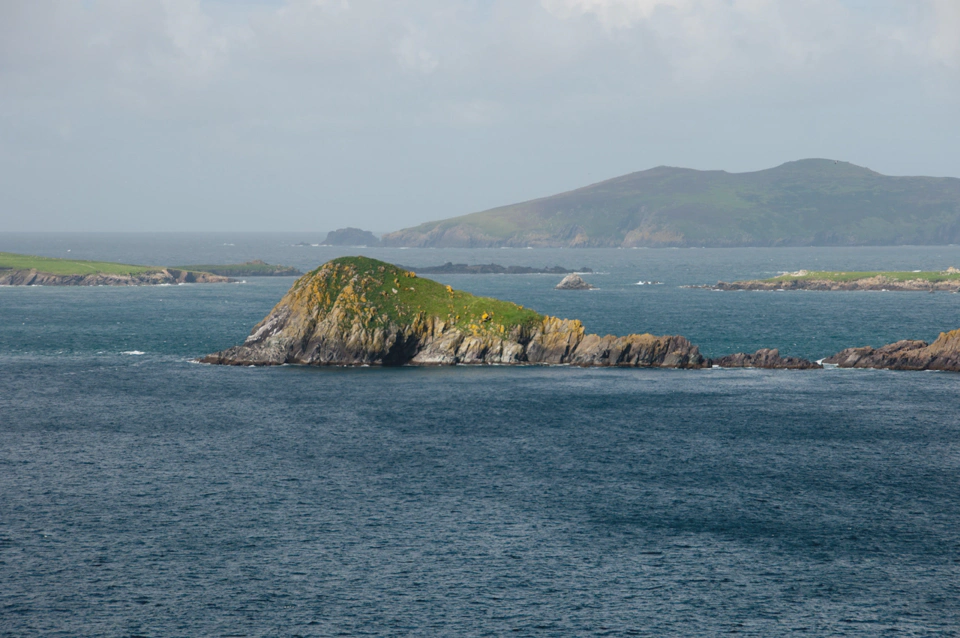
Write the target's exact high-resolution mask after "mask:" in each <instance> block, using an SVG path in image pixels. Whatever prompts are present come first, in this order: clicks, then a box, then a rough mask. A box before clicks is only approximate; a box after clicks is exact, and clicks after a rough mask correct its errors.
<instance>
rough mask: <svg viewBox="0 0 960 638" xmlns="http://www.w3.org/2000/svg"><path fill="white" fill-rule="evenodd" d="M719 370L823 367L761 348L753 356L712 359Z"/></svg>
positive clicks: (809, 368) (742, 355) (731, 355)
mask: <svg viewBox="0 0 960 638" xmlns="http://www.w3.org/2000/svg"><path fill="white" fill-rule="evenodd" d="M712 363H713V365H715V366H720V367H721V368H767V369H771V370H773V369H778V370H812V369H816V368H822V367H823V366H822V365H820V364H819V363H814V362H813V361H808V360H807V359H801V358H799V357H781V356H780V351H779V350H777V349H772V350H771V349H769V348H761V349H760V350H757V351H756V352H755V353H753V354H746V353H743V352H738V353H736V354H728V355H727V356H725V357H720V358H719V359H714V360H713V361H712Z"/></svg>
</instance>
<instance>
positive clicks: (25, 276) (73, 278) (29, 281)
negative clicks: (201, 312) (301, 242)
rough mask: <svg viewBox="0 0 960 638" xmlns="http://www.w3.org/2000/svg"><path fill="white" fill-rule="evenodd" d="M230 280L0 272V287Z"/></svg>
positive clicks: (166, 274) (172, 274)
mask: <svg viewBox="0 0 960 638" xmlns="http://www.w3.org/2000/svg"><path fill="white" fill-rule="evenodd" d="M233 281H235V280H234V279H231V278H230V277H222V276H220V275H214V274H211V273H208V272H198V271H194V270H179V269H177V268H161V269H158V270H156V271H151V272H144V273H137V274H133V275H114V274H109V273H91V274H88V275H55V274H52V273H48V272H42V271H39V270H36V269H31V270H15V269H10V270H2V269H0V286H155V285H159V284H210V283H230V282H233Z"/></svg>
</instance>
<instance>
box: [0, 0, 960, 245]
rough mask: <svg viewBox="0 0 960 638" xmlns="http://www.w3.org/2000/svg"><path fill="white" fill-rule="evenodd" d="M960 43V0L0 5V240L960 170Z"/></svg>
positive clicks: (18, 0) (380, 227)
mask: <svg viewBox="0 0 960 638" xmlns="http://www.w3.org/2000/svg"><path fill="white" fill-rule="evenodd" d="M958 34H960V1H958V0H782V1H776V0H416V1H413V0H381V1H379V2H375V1H368V0H274V1H267V0H262V1H253V0H233V1H226V0H3V1H2V2H0V232H3V231H54V230H55V231H111V230H116V231H219V230H230V231H295V232H300V231H302V232H318V231H325V230H331V229H334V228H341V227H344V226H356V227H361V228H365V229H369V230H373V231H376V232H386V231H391V230H397V229H399V228H402V227H406V226H411V225H415V224H418V223H421V222H424V221H429V220H434V219H442V218H445V217H451V216H455V215H461V214H465V213H470V212H474V211H478V210H484V209H487V208H491V207H494V206H498V205H505V204H511V203H515V202H518V201H523V200H527V199H532V198H535V197H541V196H546V195H551V194H554V193H557V192H562V191H566V190H570V189H573V188H577V187H579V186H584V185H587V184H590V183H594V182H598V181H601V180H603V179H607V178H611V177H615V176H618V175H622V174H625V173H630V172H633V171H638V170H644V169H648V168H652V167H654V166H659V165H670V166H683V167H689V168H696V169H723V170H727V171H731V172H741V171H753V170H760V169H764V168H769V167H772V166H776V165H779V164H781V163H783V162H786V161H791V160H796V159H801V158H807V157H825V158H830V159H841V160H845V161H850V162H853V163H855V164H859V165H861V166H867V167H870V168H872V169H873V170H876V171H879V172H881V173H885V174H891V175H935V176H954V177H960V35H958Z"/></svg>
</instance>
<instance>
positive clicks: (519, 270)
mask: <svg viewBox="0 0 960 638" xmlns="http://www.w3.org/2000/svg"><path fill="white" fill-rule="evenodd" d="M400 268H406V266H400ZM410 270H415V271H416V272H418V273H420V274H423V275H565V274H567V273H572V272H593V270H592V269H590V268H587V267H586V266H584V267H583V268H580V269H579V270H567V269H566V268H561V267H560V266H552V267H549V268H533V267H530V266H501V265H500V264H455V263H453V262H450V261H448V262H447V263H445V264H442V265H440V266H427V267H425V268H410Z"/></svg>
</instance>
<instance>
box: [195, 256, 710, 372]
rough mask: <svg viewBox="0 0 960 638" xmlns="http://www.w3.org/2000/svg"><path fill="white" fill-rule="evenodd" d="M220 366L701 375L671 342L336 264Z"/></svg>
mask: <svg viewBox="0 0 960 638" xmlns="http://www.w3.org/2000/svg"><path fill="white" fill-rule="evenodd" d="M201 361H202V362H204V363H213V364H226V365H281V364H285V363H294V364H307V365H344V366H351V365H454V364H491V363H496V364H571V365H579V366H629V367H663V368H705V367H709V366H710V365H711V362H710V361H709V360H708V359H706V358H704V357H703V356H702V355H701V354H700V351H699V349H698V348H697V346H695V345H693V344H691V343H690V342H689V341H688V340H687V339H685V338H684V337H680V336H654V335H650V334H634V335H628V336H625V337H615V336H613V335H607V336H603V337H601V336H599V335H595V334H586V331H585V330H584V328H583V324H581V323H580V322H579V321H577V320H571V319H557V318H555V317H549V316H545V315H541V314H539V313H536V312H534V311H533V310H530V309H528V308H524V307H523V306H519V305H517V304H514V303H510V302H507V301H500V300H497V299H491V298H486V297H476V296H474V295H471V294H469V293H466V292H462V291H459V290H454V289H453V288H452V287H450V286H444V285H443V284H440V283H438V282H435V281H431V280H429V279H424V278H422V277H418V276H417V275H416V273H414V272H412V271H408V270H405V269H403V268H400V267H398V266H394V265H392V264H388V263H385V262H382V261H377V260H375V259H369V258H366V257H341V258H338V259H334V260H332V261H329V262H327V263H326V264H324V265H322V266H320V267H319V268H317V269H316V270H313V271H312V272H309V273H307V274H306V275H304V276H303V277H301V278H300V279H298V280H297V281H296V283H294V285H293V287H292V288H291V289H290V290H289V292H287V294H286V295H285V296H284V297H283V299H281V300H280V302H279V303H278V304H277V305H276V306H275V307H274V308H273V310H272V311H271V312H270V314H269V315H267V317H266V318H264V319H263V321H261V322H260V323H259V324H257V325H256V326H255V327H254V328H253V331H252V332H251V333H250V336H249V337H247V339H246V341H244V343H243V344H242V345H239V346H235V347H233V348H229V349H227V350H224V351H222V352H217V353H214V354H211V355H208V356H206V357H203V358H202V359H201Z"/></svg>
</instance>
